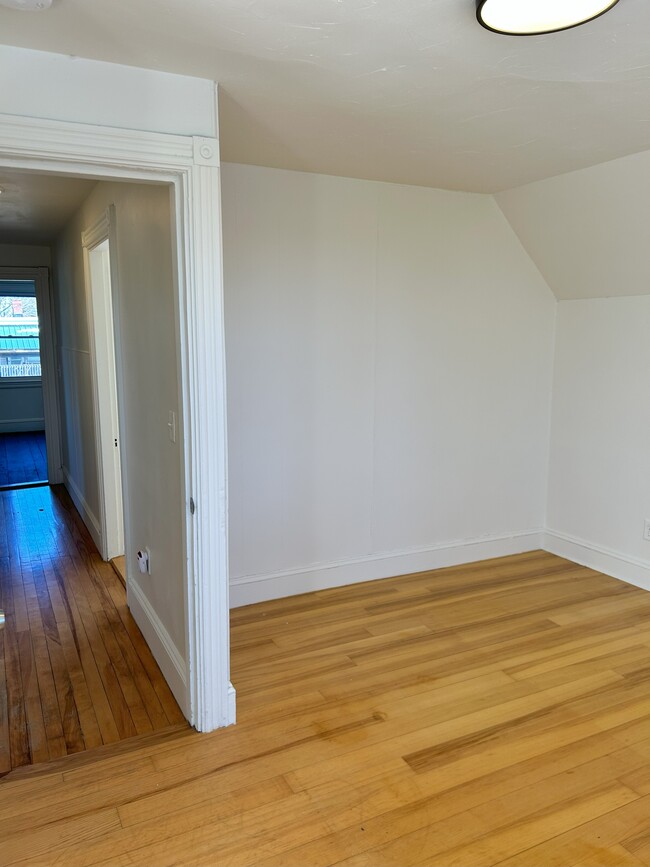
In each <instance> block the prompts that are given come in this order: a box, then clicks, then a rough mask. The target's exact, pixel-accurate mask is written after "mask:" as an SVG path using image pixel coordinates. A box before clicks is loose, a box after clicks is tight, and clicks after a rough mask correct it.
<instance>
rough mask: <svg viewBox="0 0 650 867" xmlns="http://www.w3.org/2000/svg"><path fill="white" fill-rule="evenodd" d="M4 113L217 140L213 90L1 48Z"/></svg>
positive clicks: (113, 66)
mask: <svg viewBox="0 0 650 867" xmlns="http://www.w3.org/2000/svg"><path fill="white" fill-rule="evenodd" d="M0 81H2V83H3V86H2V88H1V89H0V113H2V114H13V115H18V116H20V117H40V118H48V119H51V120H62V121H70V122H73V123H86V124H97V125H103V126H113V127H122V128H124V129H138V130H145V131H149V132H162V133H174V134H178V135H199V136H217V135H218V121H217V98H216V84H215V82H214V81H209V80H207V79H203V78H192V77H190V76H186V75H173V74H171V73H168V72H157V71H155V70H152V69H139V68H136V67H133V66H122V65H120V64H117V63H103V62H101V61H97V60H84V59H83V58H80V57H71V56H68V55H63V54H52V53H50V52H45V51H33V50H31V49H25V48H14V47H12V46H9V45H0Z"/></svg>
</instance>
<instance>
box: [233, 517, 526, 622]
mask: <svg viewBox="0 0 650 867" xmlns="http://www.w3.org/2000/svg"><path fill="white" fill-rule="evenodd" d="M542 540H543V531H542V530H541V529H536V530H529V531H526V532H521V533H512V534H508V535H503V536H485V537H481V538H478V539H465V540H463V541H460V542H452V543H449V544H444V545H436V546H434V547H431V548H415V549H410V550H407V551H394V552H390V553H386V554H372V555H369V556H367V557H359V558H356V559H354V560H344V561H339V562H334V563H318V564H316V565H313V566H309V567H307V568H305V569H291V570H288V571H286V572H274V573H268V574H262V575H245V576H243V577H241V578H231V580H230V605H231V607H232V608H238V607H239V606H241V605H251V604H252V603H254V602H265V601H267V600H268V599H281V598H282V597H284V596H294V595H296V594H298V593H310V592H311V591H312V590H325V589H329V588H330V587H341V586H343V585H345V584H359V583H360V582H362V581H374V580H376V579H380V578H393V577H395V576H396V575H408V574H411V573H414V572H426V571H428V570H429V569H441V568H443V567H444V566H457V565H459V564H462V563H474V562H476V561H477V560H489V559H491V558H492V557H505V556H507V555H508V554H522V553H524V552H525V551H535V550H537V549H538V548H541V547H542Z"/></svg>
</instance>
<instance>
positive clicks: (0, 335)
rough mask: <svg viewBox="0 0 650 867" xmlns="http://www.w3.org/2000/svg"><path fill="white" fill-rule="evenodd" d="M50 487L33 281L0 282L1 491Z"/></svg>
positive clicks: (37, 320)
mask: <svg viewBox="0 0 650 867" xmlns="http://www.w3.org/2000/svg"><path fill="white" fill-rule="evenodd" d="M46 483H47V453H46V444H45V417H44V412H43V388H42V382H41V357H40V340H39V318H38V309H37V303H36V285H35V283H34V281H33V280H0V488H9V487H18V486H24V485H35V484H46Z"/></svg>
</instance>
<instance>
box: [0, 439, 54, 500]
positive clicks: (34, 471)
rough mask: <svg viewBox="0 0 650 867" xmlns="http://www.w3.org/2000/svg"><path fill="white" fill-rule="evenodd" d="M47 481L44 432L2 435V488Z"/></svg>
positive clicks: (0, 472)
mask: <svg viewBox="0 0 650 867" xmlns="http://www.w3.org/2000/svg"><path fill="white" fill-rule="evenodd" d="M46 481H47V452H46V451H45V434H44V433H43V431H29V432H27V433H3V434H0V488H2V487H6V486H7V485H25V484H32V483H34V482H46Z"/></svg>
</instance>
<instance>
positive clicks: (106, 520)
mask: <svg viewBox="0 0 650 867" xmlns="http://www.w3.org/2000/svg"><path fill="white" fill-rule="evenodd" d="M104 241H107V242H108V245H109V255H110V258H109V262H110V273H109V280H110V287H109V293H108V297H106V298H100V297H99V296H98V293H97V287H96V286H94V284H93V279H92V268H91V261H90V256H91V254H92V252H93V250H94V249H95V248H96V247H97V246H98V245H100V244H101V243H102V242H104ZM115 242H116V238H115V208H114V207H113V206H112V205H111V206H110V207H109V208H107V209H106V211H105V212H104V213H103V214H102V216H101V217H100V219H99V220H97V221H95V223H94V224H93V225H92V226H90V227H89V228H88V229H86V230H85V231H84V232H83V233H82V235H81V246H82V248H83V258H84V279H85V284H86V298H87V310H88V336H89V342H90V355H91V365H90V368H91V383H92V393H93V417H94V422H95V446H96V453H97V454H96V458H97V484H98V489H99V530H100V541H101V546H100V547H101V551H100V553H101V555H102V557H103V559H104V560H110V559H112V558H113V557H117V556H118V555H122V554H124V551H125V550H130V546H126V545H125V538H124V536H125V531H126V527H127V523H126V520H125V517H124V508H123V499H124V494H125V493H126V489H125V486H124V483H123V476H124V473H123V472H120V471H119V470H118V467H117V466H116V459H115V454H114V449H113V448H111V447H110V446H107V444H106V442H105V440H106V431H108V438H109V440H112V439H113V436H115V439H116V443H115V450H116V452H117V455H118V459H119V465H120V467H121V464H122V460H121V456H122V453H123V449H122V444H123V437H122V431H123V429H124V427H123V423H122V420H121V416H122V413H121V412H120V409H121V407H120V408H119V409H118V402H119V391H118V381H119V380H120V377H119V376H118V374H117V366H118V364H119V358H118V353H117V340H116V338H117V328H118V320H117V319H116V317H115V299H116V296H117V294H118V292H119V287H118V286H117V283H116V277H117V270H116V268H115V261H114V260H115V251H116V247H117V245H116V243H115ZM102 362H103V363H104V364H105V366H106V377H104V383H103V387H102V385H101V384H100V366H101V363H102ZM107 397H108V398H109V399H108V405H107V401H106V398H107ZM113 398H115V405H113ZM114 409H115V410H117V413H116V417H115V418H113V414H114V412H113V410H114ZM107 416H108V418H107ZM107 422H108V424H107ZM107 502H110V509H109V508H107ZM110 512H113V513H114V514H115V515H119V518H118V520H119V524H121V532H120V527H119V526H118V525H115V522H114V520H113V517H114V516H112V515H111V514H109V513H110ZM120 543H121V544H120Z"/></svg>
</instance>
